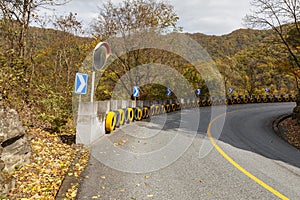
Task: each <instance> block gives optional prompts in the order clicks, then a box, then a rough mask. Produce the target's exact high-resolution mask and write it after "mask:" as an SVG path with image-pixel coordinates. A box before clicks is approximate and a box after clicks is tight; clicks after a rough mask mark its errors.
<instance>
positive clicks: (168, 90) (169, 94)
mask: <svg viewBox="0 0 300 200" xmlns="http://www.w3.org/2000/svg"><path fill="white" fill-rule="evenodd" d="M171 94H172V90H171V89H170V88H168V89H167V96H171Z"/></svg>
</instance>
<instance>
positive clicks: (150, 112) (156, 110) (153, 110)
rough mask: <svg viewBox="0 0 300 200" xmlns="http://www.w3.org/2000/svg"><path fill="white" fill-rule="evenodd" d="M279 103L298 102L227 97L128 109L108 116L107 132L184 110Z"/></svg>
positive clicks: (290, 97) (291, 97)
mask: <svg viewBox="0 0 300 200" xmlns="http://www.w3.org/2000/svg"><path fill="white" fill-rule="evenodd" d="M278 102H296V96H295V95H266V96H263V95H259V96H248V95H247V96H238V97H237V96H230V97H229V96H227V98H226V99H222V98H217V97H211V98H207V97H206V98H199V99H197V100H186V101H183V102H178V101H176V100H173V103H166V104H162V105H158V104H155V105H151V106H150V107H147V106H145V107H143V108H139V107H136V108H131V107H129V108H126V109H119V110H117V111H111V112H108V113H107V114H106V118H105V131H106V133H110V132H112V131H113V130H115V128H119V127H120V126H122V125H124V124H129V123H131V122H133V121H141V120H143V119H148V118H150V117H154V116H156V115H160V114H165V113H171V112H175V111H179V110H182V109H191V108H196V107H206V106H212V105H213V106H215V105H234V104H249V103H278Z"/></svg>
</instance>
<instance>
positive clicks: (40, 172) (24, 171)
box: [8, 129, 89, 199]
mask: <svg viewBox="0 0 300 200" xmlns="http://www.w3.org/2000/svg"><path fill="white" fill-rule="evenodd" d="M28 134H29V135H30V136H31V138H32V139H31V149H32V153H31V157H30V163H29V164H27V165H24V166H23V167H21V168H20V169H18V170H16V171H15V172H13V173H12V174H11V175H12V177H13V178H14V179H15V187H14V188H13V189H12V190H11V191H10V193H9V196H8V197H9V199H22V198H23V199H26V198H30V199H55V196H56V195H57V193H58V191H59V189H60V187H61V185H62V183H63V181H64V179H65V176H68V175H71V174H72V175H74V176H75V177H77V178H79V176H80V174H81V172H82V171H83V170H84V169H85V167H86V166H87V162H88V159H89V152H88V150H87V149H85V148H84V147H83V146H82V148H84V151H81V153H82V152H83V153H82V154H83V155H82V156H81V158H80V159H78V160H77V163H76V164H75V166H73V168H72V171H71V172H70V171H69V168H70V166H71V164H72V162H73V161H74V159H75V157H76V154H77V153H78V151H79V148H78V147H77V148H75V145H67V144H64V143H63V142H61V141H60V139H59V136H58V135H57V134H52V133H49V132H46V131H43V130H41V129H30V130H29V131H28ZM81 150H82V149H81ZM77 188H78V187H77V185H73V186H72V187H71V188H70V189H69V190H68V192H67V193H66V194H65V196H66V197H67V199H75V197H76V194H77Z"/></svg>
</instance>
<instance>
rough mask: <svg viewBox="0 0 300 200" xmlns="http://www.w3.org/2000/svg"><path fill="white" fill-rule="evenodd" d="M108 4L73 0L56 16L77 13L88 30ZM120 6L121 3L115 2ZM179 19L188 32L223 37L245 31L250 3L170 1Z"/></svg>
mask: <svg viewBox="0 0 300 200" xmlns="http://www.w3.org/2000/svg"><path fill="white" fill-rule="evenodd" d="M103 2H106V1H105V0H89V1H83V0H73V1H71V2H70V3H68V4H67V5H64V6H61V7H58V8H57V9H56V11H55V13H56V14H59V15H64V14H68V13H69V12H76V13H77V17H78V20H79V21H82V22H83V23H84V24H85V27H88V25H89V24H90V23H91V21H92V20H93V19H94V18H96V17H97V16H98V13H99V6H101V5H102V4H103ZM112 2H113V3H119V2H121V0H113V1H112ZM169 2H170V4H171V5H173V6H174V8H175V11H176V13H177V14H178V15H179V18H180V22H179V25H180V26H182V27H183V28H184V31H185V32H192V33H194V32H201V33H205V34H215V35H222V34H226V33H229V32H232V31H233V30H235V29H238V28H241V27H242V18H243V17H244V16H245V15H246V14H247V13H248V12H249V1H248V0H185V1H182V0H172V1H169Z"/></svg>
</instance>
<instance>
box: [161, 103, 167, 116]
mask: <svg viewBox="0 0 300 200" xmlns="http://www.w3.org/2000/svg"><path fill="white" fill-rule="evenodd" d="M161 113H162V114H164V113H166V107H165V105H161Z"/></svg>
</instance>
